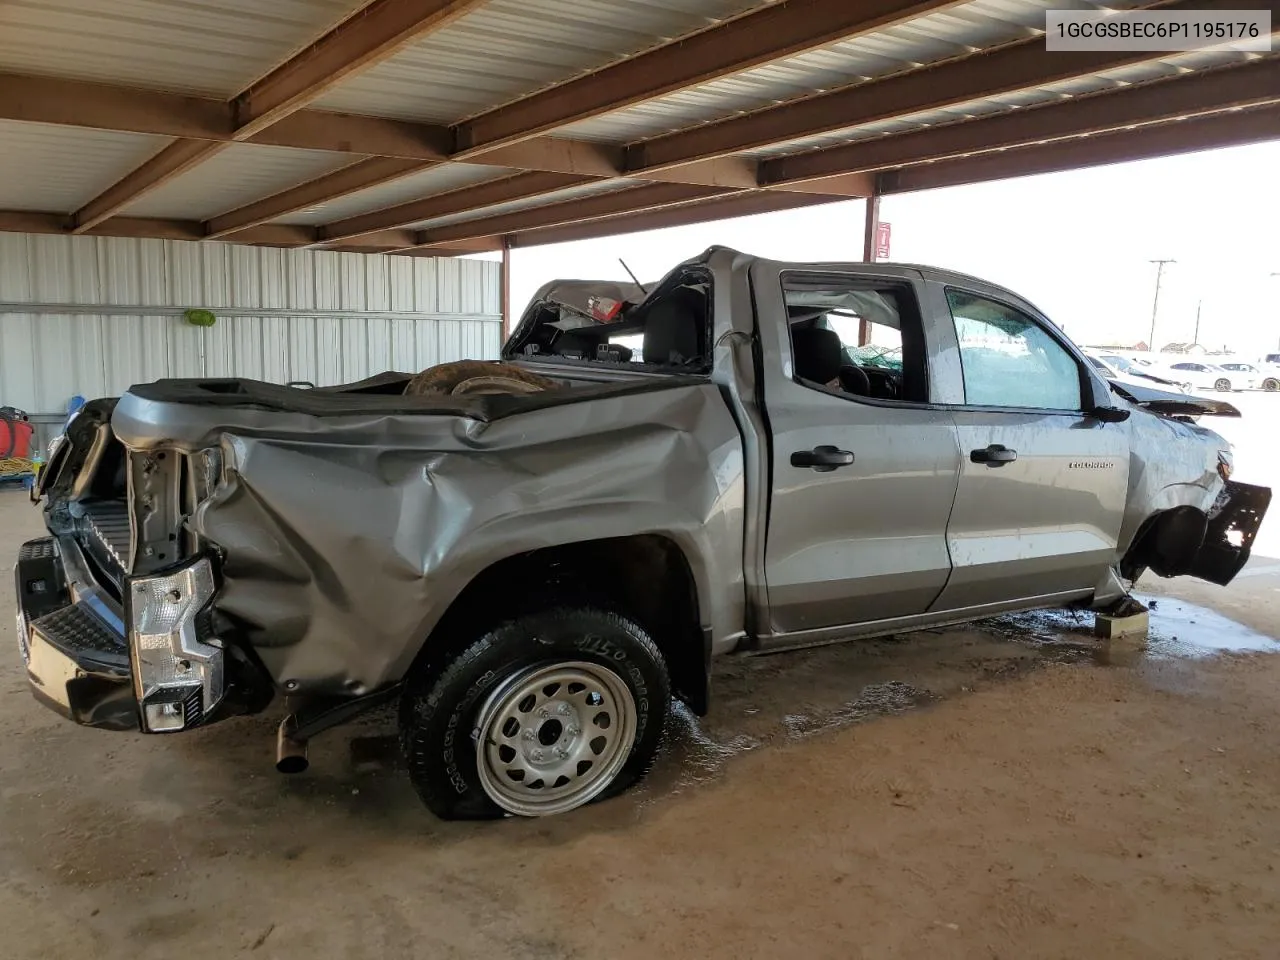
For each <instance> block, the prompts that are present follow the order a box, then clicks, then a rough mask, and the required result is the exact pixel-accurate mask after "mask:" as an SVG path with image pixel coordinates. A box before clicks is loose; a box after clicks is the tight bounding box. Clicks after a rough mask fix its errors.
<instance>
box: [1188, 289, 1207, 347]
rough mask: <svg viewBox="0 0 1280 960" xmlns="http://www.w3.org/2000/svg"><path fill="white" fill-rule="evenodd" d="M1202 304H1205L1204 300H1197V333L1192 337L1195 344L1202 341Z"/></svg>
mask: <svg viewBox="0 0 1280 960" xmlns="http://www.w3.org/2000/svg"><path fill="white" fill-rule="evenodd" d="M1202 306H1204V301H1203V300H1197V301H1196V335H1195V336H1194V337H1192V338H1191V342H1192V343H1193V344H1198V343H1199V342H1200V308H1201V307H1202Z"/></svg>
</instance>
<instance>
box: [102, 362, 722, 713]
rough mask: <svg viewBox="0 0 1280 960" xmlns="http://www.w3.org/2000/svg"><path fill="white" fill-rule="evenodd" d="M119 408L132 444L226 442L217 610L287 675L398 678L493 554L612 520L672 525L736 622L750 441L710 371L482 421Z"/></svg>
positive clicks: (596, 533) (658, 527)
mask: <svg viewBox="0 0 1280 960" xmlns="http://www.w3.org/2000/svg"><path fill="white" fill-rule="evenodd" d="M166 408H167V409H166ZM170 411H172V413H173V416H168V415H167V414H168V413H169V412H170ZM113 425H114V427H115V429H116V432H117V434H118V435H120V437H121V439H122V440H123V441H124V442H125V443H126V444H127V445H129V446H130V447H132V448H135V449H139V448H146V447H148V446H151V445H153V444H155V443H158V442H163V443H165V444H172V445H173V446H175V447H177V448H182V449H187V450H196V449H200V448H202V447H204V446H207V445H209V444H210V443H216V444H217V445H218V446H220V448H221V453H222V463H223V482H222V484H221V485H220V486H219V488H218V490H217V492H216V493H215V494H214V496H213V497H211V498H210V499H208V500H206V501H205V502H204V503H203V504H202V505H200V506H199V507H198V508H197V509H196V512H195V514H194V515H193V516H192V518H191V520H190V521H189V523H190V526H191V527H192V528H193V530H194V532H195V533H196V534H198V535H199V536H200V537H203V538H206V539H207V540H208V541H211V542H212V543H214V544H216V545H217V546H219V547H221V548H222V549H223V551H224V556H225V562H224V566H223V570H222V573H223V578H224V583H223V589H222V591H221V592H220V594H219V596H218V600H217V605H218V609H219V611H220V612H221V613H222V614H224V615H226V616H229V617H231V618H232V619H233V620H234V621H235V622H237V623H238V624H240V625H241V627H242V629H243V631H244V633H245V638H246V639H247V640H248V641H249V642H250V643H252V644H253V646H254V648H255V650H256V652H257V654H258V656H259V657H260V658H261V659H262V661H263V663H264V665H265V666H266V668H267V669H268V671H269V672H270V673H271V675H272V677H273V678H274V680H275V681H276V682H277V684H279V685H281V686H283V687H284V688H285V689H287V690H290V691H291V692H293V691H296V692H299V693H315V694H335V695H336V694H341V695H358V694H361V693H364V692H368V691H370V690H373V689H376V688H378V687H380V686H383V685H385V684H387V683H389V682H393V681H395V680H398V679H400V678H401V677H402V676H403V675H404V673H405V672H406V670H407V669H408V667H409V665H410V664H411V663H412V661H413V659H414V657H415V656H416V655H417V653H418V651H419V649H420V648H421V645H422V643H423V642H424V640H425V639H426V638H427V637H428V635H429V634H430V632H431V630H432V628H433V627H434V625H435V624H436V623H437V622H438V620H439V619H440V617H441V616H442V615H443V614H444V612H445V610H446V609H447V608H448V606H449V604H450V603H451V602H452V601H453V599H454V598H455V597H457V596H458V595H459V594H460V593H461V592H462V590H463V589H464V588H465V587H466V586H467V584H468V583H469V582H470V581H471V580H472V578H473V577H475V576H476V575H478V574H479V573H481V572H482V571H483V570H484V569H486V568H487V567H489V566H490V565H492V564H493V563H496V562H498V561H500V560H503V559H506V558H508V557H512V556H515V555H518V554H520V553H523V552H526V551H529V550H534V549H537V548H540V547H548V546H560V545H565V544H570V543H574V542H579V541H588V540H595V539H602V538H607V537H621V536H629V535H636V534H660V535H664V536H666V537H668V538H670V539H671V540H672V541H674V542H675V543H676V544H677V545H678V546H679V547H680V549H681V550H682V551H683V553H684V556H685V558H686V559H687V560H688V563H689V566H690V569H691V570H692V572H693V576H694V579H695V582H696V586H697V591H698V598H699V606H700V612H701V617H702V621H703V626H704V627H708V628H710V630H711V632H712V636H713V638H716V637H727V636H732V635H734V634H737V633H740V632H741V630H742V621H743V604H744V601H743V583H742V543H743V466H742V442H741V439H740V436H739V433H738V428H737V426H736V425H735V422H734V419H733V417H732V416H731V415H730V412H729V410H728V408H727V406H726V404H725V401H724V400H723V399H722V396H721V393H720V390H719V388H718V387H716V386H715V385H714V384H712V383H710V382H706V381H703V382H700V383H697V384H690V383H685V382H674V381H673V383H672V385H671V386H670V388H668V389H658V390H650V391H647V392H643V393H639V394H635V393H632V394H628V395H621V396H603V397H594V398H591V399H584V400H582V401H579V402H576V403H569V404H564V405H560V406H553V407H544V408H537V409H531V410H529V411H527V412H523V413H516V414H512V415H510V416H506V417H503V418H501V419H498V420H494V421H491V422H484V421H480V420H476V419H470V418H467V417H463V416H449V415H438V416H423V415H421V414H405V413H401V414H386V415H365V416H349V417H325V418H316V417H311V416H307V415H304V414H296V413H282V412H280V411H269V410H266V411H264V410H253V409H244V408H235V409H232V408H226V407H213V408H207V409H203V410H202V409H201V408H198V407H194V406H192V405H189V404H187V405H176V404H175V405H172V406H170V405H167V404H157V403H156V402H155V401H145V400H141V399H139V398H136V397H134V396H132V395H126V396H125V397H124V398H123V399H122V400H121V404H120V407H119V409H118V412H117V415H116V417H115V418H114V421H113Z"/></svg>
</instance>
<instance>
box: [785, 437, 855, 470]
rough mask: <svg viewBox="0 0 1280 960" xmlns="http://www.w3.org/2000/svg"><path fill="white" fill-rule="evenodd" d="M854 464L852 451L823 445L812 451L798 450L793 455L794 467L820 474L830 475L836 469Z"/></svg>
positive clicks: (792, 463) (792, 462)
mask: <svg viewBox="0 0 1280 960" xmlns="http://www.w3.org/2000/svg"><path fill="white" fill-rule="evenodd" d="M851 463H853V451H852V450H840V449H838V448H836V447H832V446H829V445H828V444H823V445H822V446H820V447H814V448H813V449H812V450H797V451H796V452H795V453H793V454H792V455H791V465H792V466H793V467H809V468H810V469H812V470H817V471H818V472H819V473H830V472H831V471H832V470H834V469H835V468H836V467H847V466H849V464H851Z"/></svg>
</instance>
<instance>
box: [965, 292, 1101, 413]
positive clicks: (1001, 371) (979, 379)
mask: <svg viewBox="0 0 1280 960" xmlns="http://www.w3.org/2000/svg"><path fill="white" fill-rule="evenodd" d="M947 305H948V307H949V308H950V310H951V318H952V321H953V322H954V324H955V330H956V339H957V340H958V341H959V343H960V365H961V368H962V370H963V373H964V395H965V403H967V404H972V405H974V406H986V407H1019V408H1026V409H1032V410H1080V409H1081V408H1082V407H1083V404H1082V402H1081V396H1082V391H1081V378H1080V368H1079V366H1078V365H1077V364H1076V360H1075V358H1074V357H1073V356H1072V355H1071V354H1070V353H1068V352H1067V350H1066V348H1065V347H1063V345H1062V344H1061V343H1059V342H1058V341H1057V340H1056V339H1055V338H1054V337H1053V336H1051V335H1050V334H1049V333H1048V331H1046V330H1045V329H1044V328H1043V327H1042V326H1040V324H1038V323H1036V321H1035V320H1033V319H1032V318H1031V317H1028V316H1027V315H1026V314H1024V313H1022V312H1021V311H1020V310H1017V309H1015V308H1014V307H1011V306H1009V305H1008V304H1004V303H999V302H997V301H995V300H991V299H988V298H987V297H982V296H978V295H977V294H973V293H966V292H965V291H963V290H956V289H953V288H948V289H947Z"/></svg>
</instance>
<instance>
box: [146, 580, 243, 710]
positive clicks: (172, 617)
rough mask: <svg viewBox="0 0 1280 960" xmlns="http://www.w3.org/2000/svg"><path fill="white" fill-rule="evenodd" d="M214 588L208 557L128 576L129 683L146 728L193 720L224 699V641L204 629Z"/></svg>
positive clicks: (206, 624)
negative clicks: (146, 574) (157, 571)
mask: <svg viewBox="0 0 1280 960" xmlns="http://www.w3.org/2000/svg"><path fill="white" fill-rule="evenodd" d="M213 593H214V582H213V566H212V564H211V563H210V562H209V559H208V558H207V557H202V558H200V559H198V560H196V561H194V562H192V563H190V564H188V565H187V566H185V567H183V568H182V569H181V570H178V571H176V572H172V573H167V574H164V575H160V576H150V577H137V578H134V579H132V580H130V581H129V588H128V608H129V609H128V619H129V645H130V650H131V654H132V662H133V683H134V691H135V693H136V695H137V698H138V706H139V709H140V711H141V723H142V729H143V730H144V731H145V732H147V733H168V732H172V731H176V730H183V729H185V728H187V727H191V726H195V725H196V724H198V723H199V722H200V721H201V719H202V718H203V717H204V715H205V714H206V713H208V712H209V711H210V710H212V709H213V708H214V707H215V706H217V704H218V703H219V701H221V700H222V695H223V663H224V661H223V651H222V644H221V642H220V641H219V640H218V639H217V638H216V637H214V636H212V634H211V631H209V630H208V629H207V626H208V621H209V617H208V615H207V613H206V612H205V607H206V606H207V605H208V603H209V601H210V600H211V599H212V598H213ZM202 614H203V615H202Z"/></svg>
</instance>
